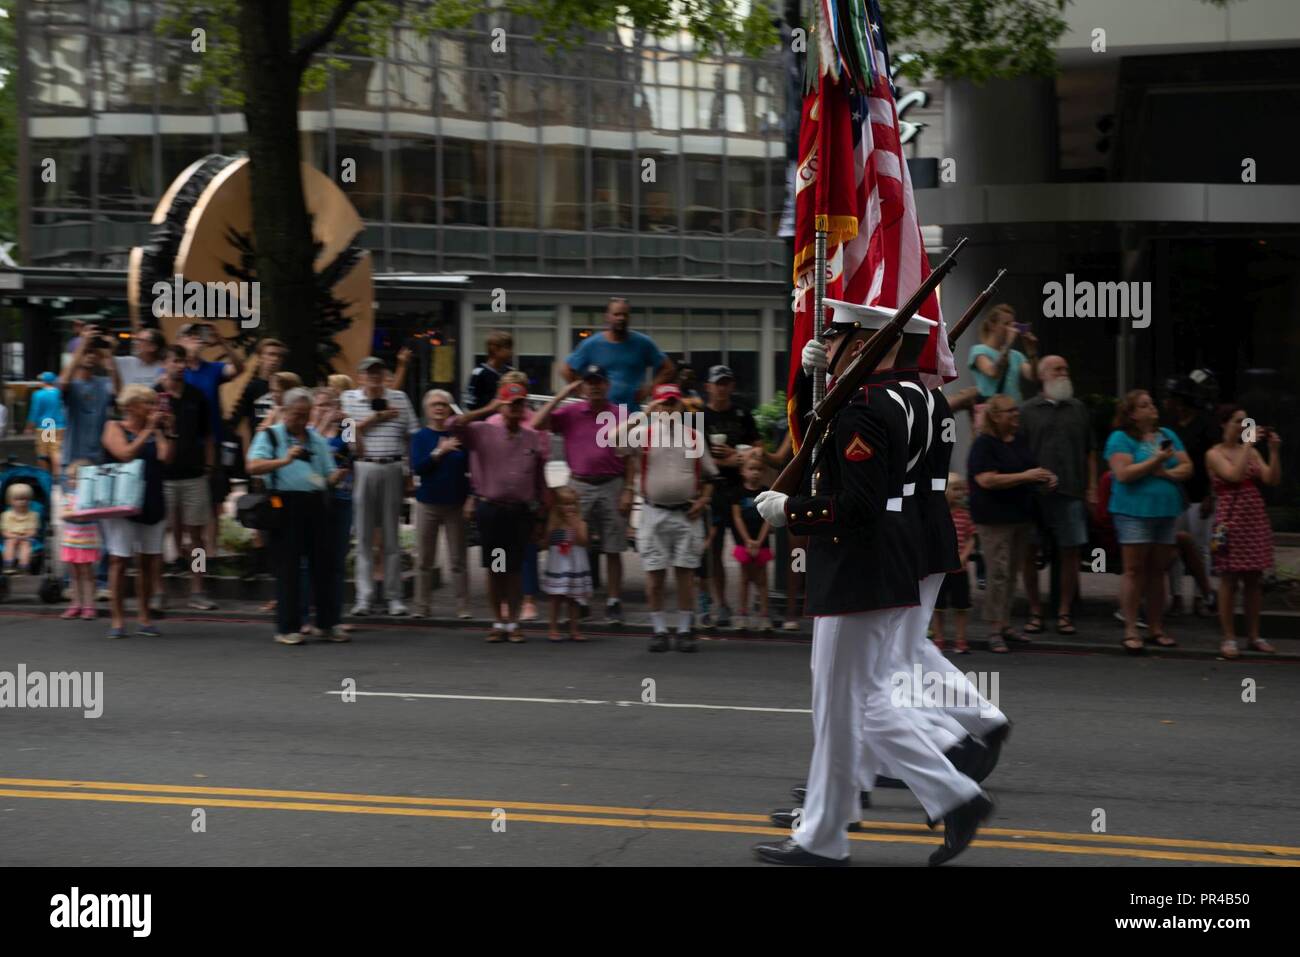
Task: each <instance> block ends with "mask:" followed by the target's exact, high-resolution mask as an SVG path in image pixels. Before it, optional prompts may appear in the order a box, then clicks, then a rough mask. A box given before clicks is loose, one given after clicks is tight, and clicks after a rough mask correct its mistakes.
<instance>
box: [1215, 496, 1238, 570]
mask: <svg viewBox="0 0 1300 957" xmlns="http://www.w3.org/2000/svg"><path fill="white" fill-rule="evenodd" d="M1236 510H1237V497H1236V496H1235V495H1234V496H1233V497H1232V505H1231V506H1229V508H1228V514H1227V515H1225V516H1224V517H1223V518H1219V515H1218V511H1217V510H1216V511H1215V514H1214V525H1213V526H1212V527H1211V529H1210V554H1211V555H1213V556H1214V557H1215V558H1227V556H1228V523H1229V522H1230V521H1231V520H1232V513H1233V512H1234V511H1236Z"/></svg>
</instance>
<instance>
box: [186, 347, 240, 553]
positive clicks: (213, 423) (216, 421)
mask: <svg viewBox="0 0 1300 957" xmlns="http://www.w3.org/2000/svg"><path fill="white" fill-rule="evenodd" d="M176 344H177V345H178V346H180V347H181V348H182V349H184V350H185V357H186V358H185V381H186V382H187V383H189V384H190V385H192V386H194V388H196V389H198V390H199V391H200V392H202V393H203V398H204V399H206V400H207V403H208V420H209V424H210V427H211V428H210V435H211V436H212V441H213V443H215V445H216V447H217V448H220V447H221V443H222V442H223V441H224V439H225V430H224V429H223V428H222V423H221V386H222V383H225V382H229V381H230V380H231V379H235V378H238V376H239V375H240V374H241V373H242V372H243V371H244V360H243V359H242V358H240V357H239V356H238V355H237V354H235V353H234V352H232V351H231V350H230V347H229V346H227V345H226V341H225V340H224V339H222V338H221V336H219V335H217V330H216V328H215V327H214V326H213V325H212V324H211V323H210V322H190V323H186V324H185V325H183V326H181V329H180V333H179V334H178V335H177V337H176ZM208 348H216V349H217V351H218V359H217V360H216V361H210V360H207V359H204V358H203V350H204V349H208ZM207 473H208V497H209V500H210V502H211V506H212V521H211V522H210V523H209V524H208V534H207V540H208V548H209V554H211V555H215V554H216V553H217V522H218V521H219V520H220V518H221V509H222V506H223V505H224V504H225V501H226V496H227V495H228V494H229V493H230V480H229V479H228V478H227V477H226V473H225V472H224V470H223V469H222V468H221V465H220V464H218V463H213V464H212V465H211V466H209V467H208V469H207Z"/></svg>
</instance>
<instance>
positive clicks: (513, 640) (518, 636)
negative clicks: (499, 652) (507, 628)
mask: <svg viewBox="0 0 1300 957" xmlns="http://www.w3.org/2000/svg"><path fill="white" fill-rule="evenodd" d="M527 640H528V636H527V635H525V634H524V633H523V632H522V631H512V632H509V633H508V634H507V636H506V641H508V642H510V644H512V645H522V644H523V643H524V642H525V641H527Z"/></svg>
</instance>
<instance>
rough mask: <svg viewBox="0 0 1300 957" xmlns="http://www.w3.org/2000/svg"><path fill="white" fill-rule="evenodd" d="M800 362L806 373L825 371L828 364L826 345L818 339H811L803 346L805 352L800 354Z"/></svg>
mask: <svg viewBox="0 0 1300 957" xmlns="http://www.w3.org/2000/svg"><path fill="white" fill-rule="evenodd" d="M799 362H800V364H801V365H802V366H803V371H804V374H805V375H812V374H813V373H814V372H818V371H823V372H824V371H825V370H826V366H827V364H828V363H827V358H826V346H824V345H823V344H822V343H821V341H820V340H818V339H809V340H808V344H807V345H806V346H804V347H803V353H802V354H801V355H800V356H799Z"/></svg>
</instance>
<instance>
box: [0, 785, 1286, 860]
mask: <svg viewBox="0 0 1300 957" xmlns="http://www.w3.org/2000/svg"><path fill="white" fill-rule="evenodd" d="M0 797H14V798H28V799H36V800H48V801H101V802H108V803H116V804H137V805H150V804H153V805H179V806H185V807H195V806H202V807H205V808H208V807H228V808H252V809H261V810H276V811H317V812H321V811H323V812H327V813H331V814H379V815H385V816H397V817H431V818H450V819H456V820H467V821H483V822H484V823H485V824H490V823H491V822H492V821H493V820H494V818H495V816H496V812H498V811H504V812H505V814H506V819H507V821H508V822H516V821H524V822H528V823H534V824H570V825H573V824H576V825H581V826H586V827H622V828H635V829H642V830H662V831H705V832H710V833H716V834H752V835H760V836H763V837H776V836H779V835H780V834H781V832H780V831H779V830H777V829H775V828H773V827H772V826H771V825H770V824H769V823H768V819H767V815H765V814H743V813H738V812H731V811H684V810H669V809H664V808H637V807H605V806H602V805H592V804H541V803H536V802H531V801H481V800H471V799H468V798H434V797H405V796H400V795H390V794H350V793H346V792H334V791H284V790H274V789H268V788H223V787H195V786H189V785H176V784H134V783H125V782H119V781H65V780H58V779H45V778H0ZM862 827H863V828H864V829H865V830H864V831H862V832H855V833H853V834H850V835H849V838H850V840H853V841H860V842H866V843H873V844H922V845H930V846H933V845H935V844H936V843H937V842H938V840H939V838H938V836H937V832H932V831H930V830H928V829H927V828H926V827H925V826H924V825H921V824H903V823H899V822H896V821H878V820H864V821H863V822H862ZM1061 842H1064V843H1061ZM973 846H978V847H982V848H1004V849H1007V850H1015V851H1038V852H1042V853H1047V854H1077V855H1082V856H1086V857H1120V858H1134V859H1139V860H1157V861H1179V862H1186V863H1203V864H1255V865H1266V866H1274V867H1297V866H1300V847H1288V846H1285V845H1274V844H1240V843H1233V842H1225V841H1202V840H1191V839H1184V838H1166V837H1144V836H1137V835H1134V836H1124V835H1118V834H1090V833H1078V834H1076V833H1070V832H1065V831H1037V830H1029V829H1024V828H1005V827H986V828H982V829H981V830H980V836H979V838H978V839H977V840H976V841H975V844H974V845H973ZM1224 852H1233V853H1224Z"/></svg>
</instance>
